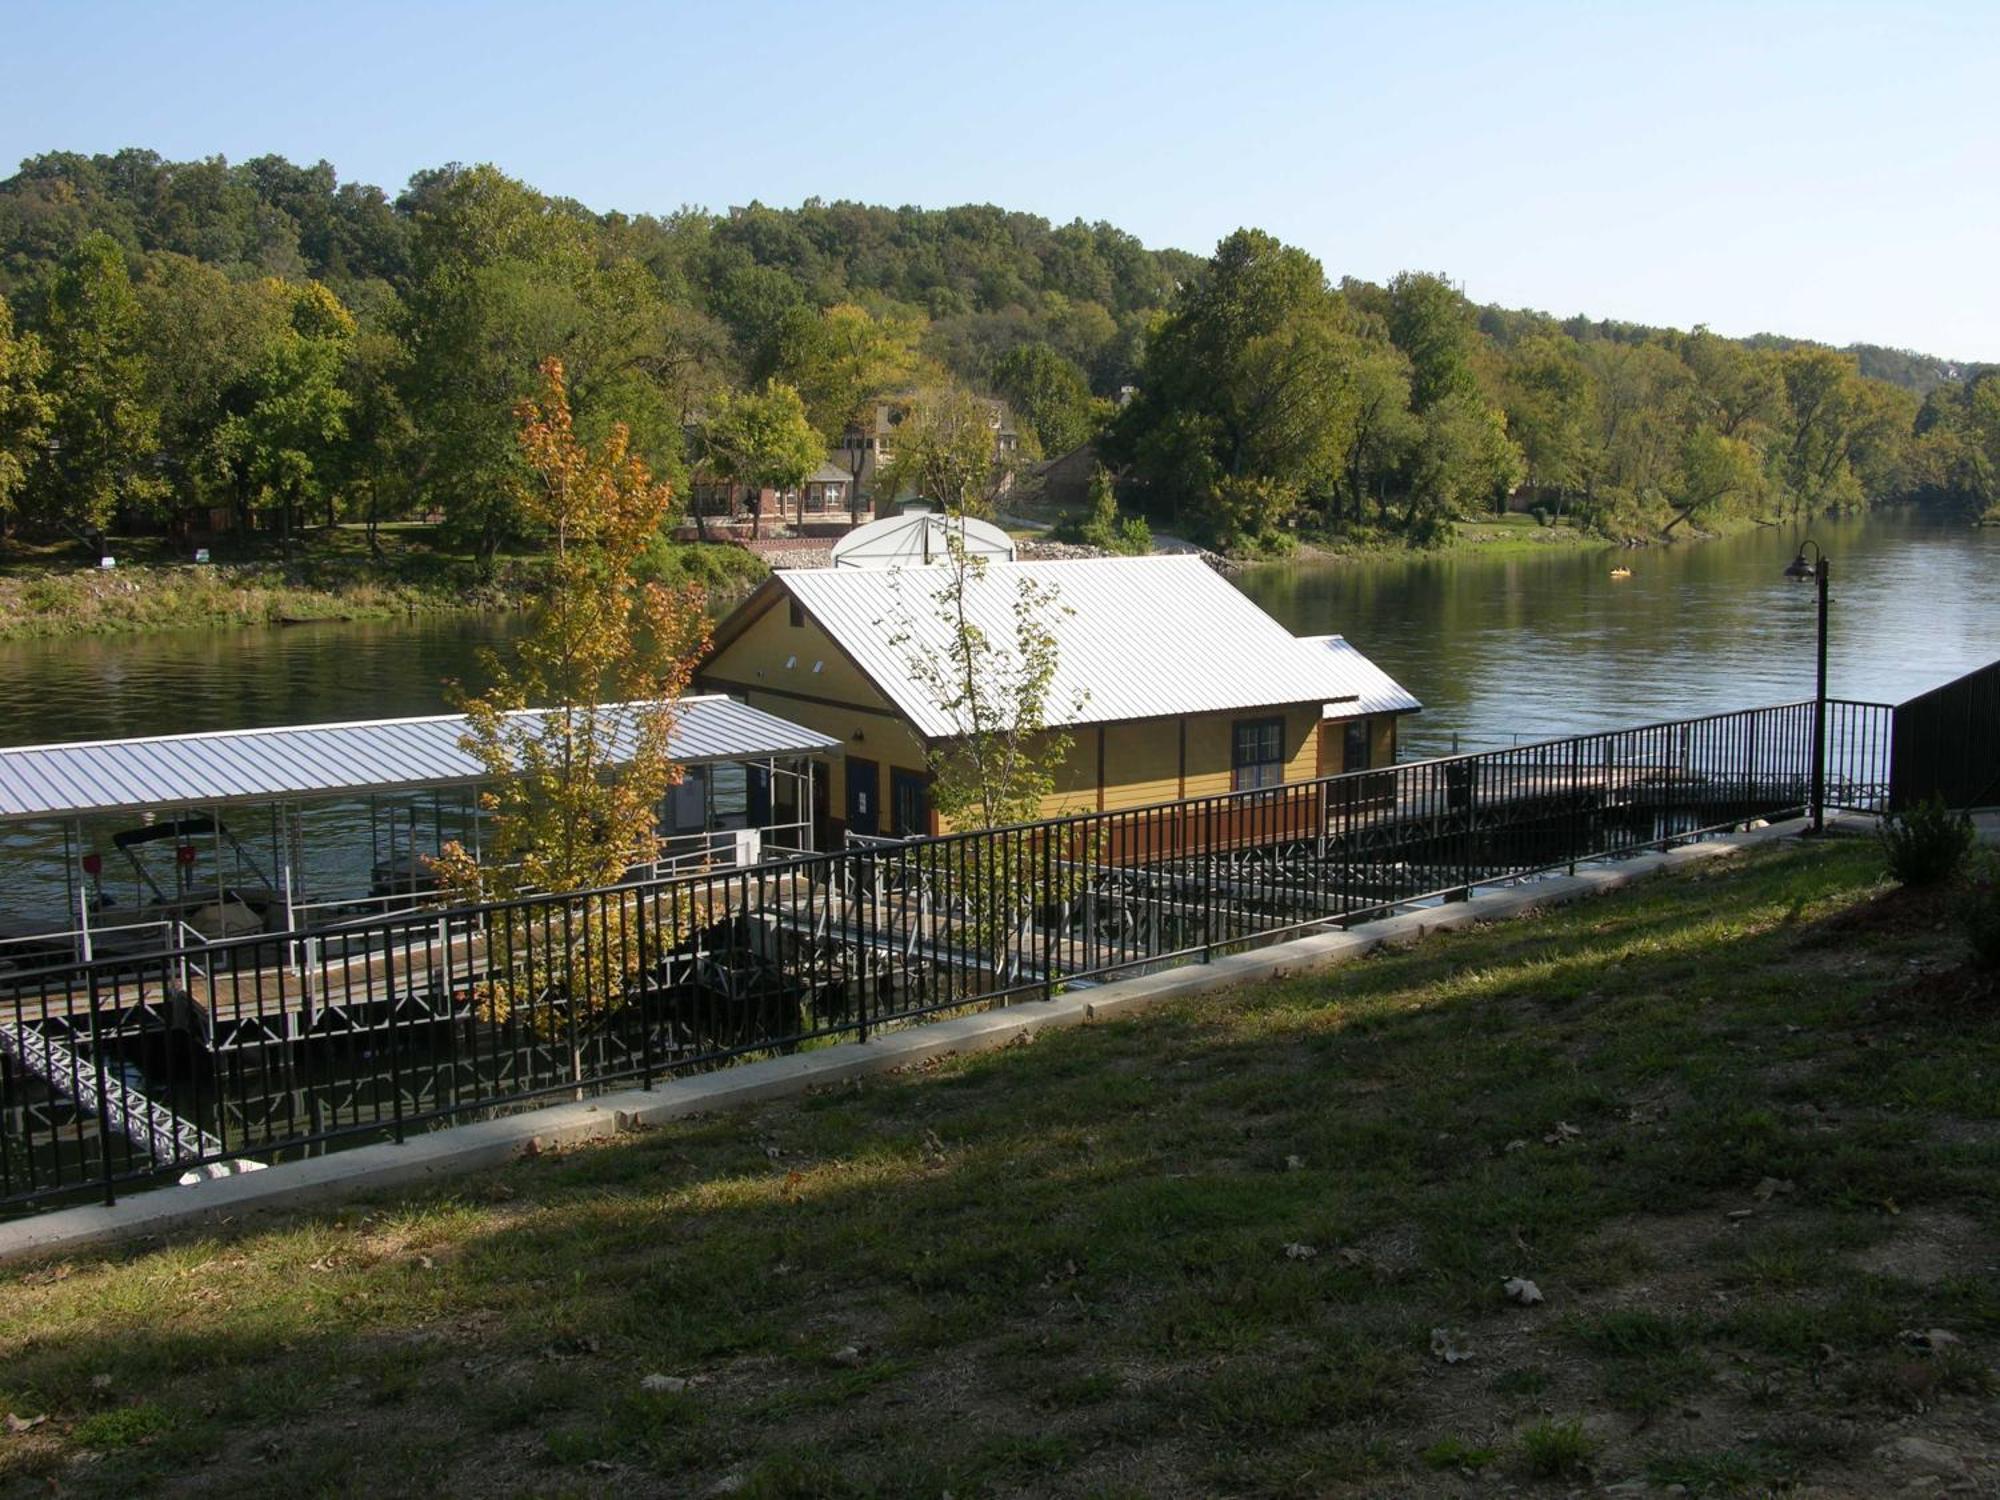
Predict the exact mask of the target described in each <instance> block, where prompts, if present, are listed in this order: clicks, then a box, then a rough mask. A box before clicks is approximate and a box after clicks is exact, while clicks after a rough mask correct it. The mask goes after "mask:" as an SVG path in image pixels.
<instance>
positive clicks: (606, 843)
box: [439, 359, 708, 1079]
mask: <svg viewBox="0 0 2000 1500" xmlns="http://www.w3.org/2000/svg"><path fill="white" fill-rule="evenodd" d="M542 381H543V388H542V393H541V395H540V396H539V397H536V398H532V399H529V400H526V401H523V402H522V403H520V405H519V406H518V407H517V408H516V418H517V420H518V422H519V433H518V441H519V443H520V448H521V456H522V459H523V461H524V465H525V470H526V472H527V473H528V474H529V475H530V476H531V477H530V478H529V479H528V480H527V481H526V482H524V483H522V484H521V485H520V486H519V489H518V490H517V492H516V494H515V496H514V500H515V502H516V503H517V504H518V505H519V506H520V510H521V514H522V515H523V517H524V518H525V519H526V520H527V521H528V522H529V523H530V524H531V525H532V526H534V527H535V529H536V530H537V531H538V532H539V533H540V534H541V535H543V536H544V537H545V538H546V540H547V544H548V546H549V549H550V557H549V564H548V583H547V588H546V591H545V592H544V594H543V596H542V598H541V600H540V602H539V603H538V605H537V606H536V609H535V613H534V620H533V624H532V625H531V627H530V629H529V631H528V634H527V635H526V636H525V637H524V638H523V639H522V640H521V641H520V642H519V643H518V645H517V646H516V647H515V648H514V650H513V652H512V661H511V662H509V661H504V660H502V659H501V658H500V657H499V656H498V655H497V654H495V653H489V654H488V655H487V656H486V657H485V659H484V666H485V669H486V672H487V675H488V676H489V677H490V679H491V686H490V687H488V688H487V690H486V691H485V692H483V693H479V694H469V693H464V692H462V691H460V692H459V694H458V699H459V705H460V707H461V708H462V709H463V710H464V712H465V714H466V717H467V720H468V729H467V733H466V736H465V739H464V741H463V742H462V743H463V744H464V746H465V749H466V751H467V752H468V753H469V754H471V755H473V756H474V757H476V758H477V759H478V761H479V762H480V764H481V765H482V766H484V767H485V770H486V781H485V784H484V787H483V789H482V791H481V793H480V804H481V807H482V808H483V809H484V811H485V814H486V830H487V832H486V844H485V848H484V850H483V851H482V854H481V856H480V857H478V858H475V857H474V856H473V855H472V854H471V853H470V852H469V851H467V850H466V849H464V848H463V847H461V846H460V845H458V844H451V845H448V846H447V847H446V849H445V851H444V858H443V859H442V860H441V861H440V862H439V874H440V879H441V884H442V885H443V887H444V888H445V889H446V890H447V891H448V892H450V893H452V894H453V895H454V896H457V897H460V898H465V899H481V898H483V899H487V900H508V899H511V898H513V897H515V896H519V895H522V894H524V893H530V892H547V893H553V894H556V895H561V894H564V893H567V892H574V891H583V890H588V889H591V888H593V887H600V886H608V885H613V884H616V883H617V882H618V881H619V880H621V879H622V878H623V877H624V875H625V873H626V871H627V870H629V869H631V868H632V867H633V866H635V865H640V864H647V863H650V862H651V861H652V860H654V859H655V858H656V857H657V852H658V831H659V813H660V805H661V800H662V799H663V798H664V797H665V795H666V793H667V790H668V789H669V788H670V787H672V786H673V785H674V784H675V783H676V782H678V781H679V779H680V770H679V768H678V767H677V766H676V765H675V764H674V762H673V758H672V753H671V735H672V731H673V725H674V721H675V713H676V707H677V704H678V701H679V699H680V696H681V694H682V693H683V692H684V691H685V689H686V687H687V685H688V682H689V679H690V677H691V676H692V673H693V670H694V664H695V662H696V661H698V660H699V659H700V656H701V653H702V651H703V650H704V649H705V648H706V644H707V634H708V627H707V624H706V620H705V617H704V614H703V604H704V599H703V596H702V594H701V592H700V590H698V589H693V588H690V589H685V590H680V591H673V590H669V589H667V588H665V587H663V586H662V585H659V584H657V583H653V584H642V583H640V582H639V581H638V580H637V578H636V577H635V576H634V571H633V569H634V564H635V563H636V562H637V561H638V559H639V557H640V555H641V554H642V553H643V552H644V551H645V549H646V547H647V545H648V543H649V542H650V541H651V540H652V538H653V537H654V536H655V535H656V534H657V533H658V531H659V528H660V524H661V522H662V521H663V520H664V519H665V517H666V514H667V509H668V506H669V504H670V502H671V499H672V497H671V495H670V493H669V491H668V489H667V487H666V486H665V485H663V484H659V483H657V482H655V481H654V479H653V477H652V475H651V473H650V472H649V471H648V470H647V468H646V465H645V464H644V462H642V461H641V460H640V459H638V458H637V457H635V456H634V455H633V454H632V453H631V452H630V451H629V449H628V448H627V446H626V442H627V440H626V434H625V432H624V429H623V428H619V427H614V428H613V429H612V430H611V433H610V434H609V436H608V437H607V438H606V439H605V441H604V442H603V443H602V444H600V445H598V446H597V447H595V448H592V447H590V446H588V445H586V444H584V443H583V442H581V441H580V440H579V439H578V437H577V435H576V432H575V426H574V421H573V419H572V416H571V412H570V404H569V394H568V390H567V388H566V386H565V383H564V378H563V369H562V364H561V362H560V361H558V360H554V359H550V360H546V361H544V363H543V365H542ZM591 917H592V920H591V921H590V922H586V923H582V924H579V925H578V926H577V927H576V928H574V929H573V930H574V931H575V932H576V934H577V938H576V942H575V943H570V942H567V941H565V940H564V939H563V938H562V937H561V936H559V935H555V934H560V933H563V932H567V931H570V930H572V929H570V928H569V927H568V925H567V924H564V925H563V926H562V927H559V928H556V929H551V928H550V926H549V924H548V923H547V922H546V921H543V922H541V923H539V924H537V925H535V926H534V928H533V930H530V926H529V925H528V924H529V923H530V922H531V920H532V919H531V918H530V917H527V916H522V915H520V914H518V913H516V914H515V915H514V916H507V915H505V914H504V913H503V915H502V917H501V919H500V920H498V921H497V922H496V923H495V924H494V926H493V927H492V929H491V930H490V932H489V936H488V945H489V960H490V969H491V973H492V975H493V978H492V979H490V980H489V982H488V992H487V996H486V998H487V1001H488V1004H489V1006H490V1008H491V1010H492V1011H493V1013H494V1014H495V1016H496V1017H498V1018H502V1019H504V1018H506V1017H507V1016H509V1015H513V1014H515V1013H516V1012H519V1013H521V1014H522V1015H523V1016H524V1017H525V1019H526V1021H527V1023H528V1024H529V1025H530V1026H533V1027H537V1028H546V1029H549V1030H550V1032H551V1034H558V1033H559V1034H562V1035H567V1036H569V1037H571V1038H573V1039H577V1038H583V1037H586V1036H587V1035H588V1034H590V1032H591V1031H592V1029H593V1028H594V1027H595V1026H596V1025H597V1024H598V1023H600V1022H601V1021H602V1020H603V1019H604V1018H605V1017H607V1016H608V1015H610V1014H611V1013H613V1012H615V1011H616V1010H617V1009H618V1008H619V1006H620V1005H621V1004H622V1003H623V999H624V996H625V993H626V989H627V982H628V980H629V978H630V974H631V972H632V969H633V966H634V965H635V964H636V961H637V959H636V955H637V947H636V944H635V942H634V941H632V933H631V930H630V924H631V923H633V922H634V921H636V920H637V917H636V914H635V912H634V911H633V910H632V908H631V907H629V906H628V905H627V904H625V903H621V902H618V901H616V900H607V901H605V902H604V904H603V905H602V907H601V908H600V909H598V910H596V911H594V912H592V914H591ZM586 934H588V936H586ZM662 940H663V941H669V939H668V938H666V937H664V936H663V938H662ZM580 1046H581V1043H580V1041H579V1042H576V1043H575V1044H574V1047H573V1052H572V1063H573V1066H574V1068H575V1070H576V1076H577V1077H578V1078H579V1079H580V1078H581V1076H582V1053H581V1050H580Z"/></svg>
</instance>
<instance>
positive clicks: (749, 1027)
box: [0, 702, 1890, 1207]
mask: <svg viewBox="0 0 2000 1500" xmlns="http://www.w3.org/2000/svg"><path fill="white" fill-rule="evenodd" d="M1889 713H1890V710H1889V709H1888V708H1886V707H1884V706H1882V705H1876V704H1861V703H1844V702H1843V703H1836V704H1833V705H1830V707H1829V715H1828V726H1829V732H1828V745H1829V767H1830V769H1829V776H1828V786H1829V801H1830V802H1832V803H1833V804H1834V805H1837V806H1846V807H1857V808H1869V809H1873V808H1878V807H1880V806H1882V805H1883V803H1884V802H1885V800H1886V797H1887V794H1888V786H1889V760H1888V750H1889V740H1890V722H1889ZM1812 721H1813V705H1812V704H1811V703H1792V704H1784V705H1779V706H1776V707H1771V708H1761V709H1754V710H1748V711H1744V712H1740V713H1728V714H1717V715H1711V716H1708V717H1704V718H1698V719H1685V720H1677V721H1673V722H1669V723H1663V724H1653V725H1648V726H1644V727H1641V728H1636V729H1627V730H1621V731H1618V732H1615V733H1605V734H1593V735H1581V736H1576V737H1572V738H1568V739H1560V740H1550V741H1546V742H1543V743H1540V744H1533V745H1523V746H1518V747H1514V748H1510V749H1505V750H1498V751H1492V752H1487V753H1483V754H1473V755H1462V756H1452V757H1446V758H1442V759H1437V760H1427V761H1417V762H1411V763H1408V764H1403V765H1397V766H1392V767H1385V768H1382V769H1380V770H1371V771H1361V772H1355V773H1352V774H1348V775H1343V776H1334V777H1329V778H1325V779H1321V780H1315V781H1308V782H1300V783H1293V784H1289V785H1282V786H1277V787H1270V788H1264V789H1260V790H1257V791H1248V792H1239V793H1230V794H1227V795H1219V796H1211V797H1200V798H1194V799H1190V800H1186V801H1180V802H1170V803H1163V804H1157V805H1153V806H1148V807H1140V808H1132V809H1121V810H1110V811H1103V812H1092V813H1085V814H1081V815H1078V816H1073V817H1064V818H1057V819H1051V820H1048V821H1045V822H1040V823H1034V824H1028V825H1023V826H1019V827H1011V828H1003V829H996V830H990V831H982V832H976V833H964V834H955V835H949V836H946V837H942V838H924V839H913V840H907V841H901V842H894V841H891V842H882V843H877V844H873V845H870V846H866V847H855V848H849V849H844V850H841V851H839V852H835V853H828V854H814V855H808V856H802V857H797V858H792V859H786V860H780V861H773V862H767V863H765V864H761V865H757V866H754V867H750V868H727V869H720V870H710V871H704V872H701V873H698V874H690V875H684V876H676V877H673V878H668V879H660V880H649V881H645V882H640V883H635V884H629V885H625V886H621V887H617V888H613V889H608V890H599V891H591V892H586V893H581V894H577V895H571V896H562V897H552V896H536V897H533V898H529V899H524V900H518V901H513V902H505V903H496V904H488V905H482V906H468V907H458V908H452V909H435V908H434V909H429V910H425V911H420V912H410V913H404V914H396V915H389V916H382V917H378V918H371V919H369V920H365V921H360V922H355V923H352V924H348V925H345V926H343V927H341V928H339V929H338V930H334V931H321V932H294V933H279V934H259V935H256V936H250V937H239V938H232V939H226V940H220V941H212V942H209V943H205V944H202V945H200V946H198V947H192V946H191V947H186V948H174V949H169V950H165V951H161V952H157V953H147V954H143V955H139V956H128V957H125V958H119V959H111V958H104V959H99V960H97V961H94V962H90V963H63V964H58V965H53V966H49V967H43V968H38V969H21V970H17V971H15V972H12V973H7V974H0V1033H4V1034H5V1035H6V1036H7V1037H9V1038H11V1039H12V1040H13V1041H14V1042H15V1043H16V1044H17V1045H14V1046H11V1047H7V1048H0V1203H4V1204H8V1205H12V1206H14V1207H27V1206H38V1205H41V1204H45V1203H48V1202H53V1201H58V1200H61V1199H63V1198H65V1197H68V1196H72V1195H76V1194H80V1193H97V1194H102V1195H104V1196H106V1197H109V1196H110V1195H111V1194H113V1193H114V1192H116V1191H117V1190H118V1189H120V1188H121V1187H123V1186H125V1185H129V1184H134V1183H140V1182H144V1181H148V1180H155V1179H158V1178H159V1177H161V1176H162V1175H163V1174H172V1173H176V1172H180V1171H184V1170H186V1169H190V1168H202V1167H206V1166H209V1165H211V1164H212V1163H214V1162H217V1161H220V1160H229V1159H235V1158H242V1157H253V1158H255V1159H257V1160H260V1161H266V1162H268V1161H273V1160H279V1159H283V1158H285V1157H288V1156H297V1155H300V1154H306V1153H311V1152H316V1151H320V1150H324V1149H329V1148H331V1147H333V1146H334V1145H336V1144H338V1143H341V1142H345V1141H354V1140H362V1139H381V1138H383V1137H385V1136H386V1137H390V1138H394V1139H397V1140H401V1139H402V1138H403V1137H404V1136H405V1135H406V1134H407V1133H408V1132H410V1131H413V1130H420V1129H426V1128H431V1127H433V1126H435V1125H437V1124H439V1123H441V1122H445V1121H450V1120H454V1119H458V1118H462V1117H464V1116H466V1115H468V1114H472V1113H474V1112H480V1111H493V1110H500V1109H507V1108H517V1107H523V1106H526V1105H529V1104H533V1103H535V1102H539V1101H545V1100H547V1099H549V1098H551V1097H555V1096H560V1095H566V1094H571V1093H574V1092H579V1091H582V1090H585V1089H588V1088H592V1087H597V1086H602V1085H609V1084H614V1083H633V1082H636V1083H639V1084H641V1085H644V1086H651V1085H652V1084H653V1083H654V1082H655V1081H657V1080H660V1079H664V1078H667V1077H669V1076H672V1075H675V1074H678V1073H683V1072H687V1071H690V1070H696V1069H703V1068H711V1067H716V1066H719V1065H722V1064H725V1063H727V1062H729V1061H731V1060H733V1059H737V1058H740V1057H743V1056H746V1055H751V1054H771V1053H776V1052H790V1051H795V1050H799V1049H803V1048H810V1047H814V1046H819V1045H823V1044H826V1043H829V1042H832V1041H834V1040H836V1039H843V1038H861V1039H864V1040H865V1039H866V1038H867V1037H868V1036H869V1035H870V1034H871V1033H872V1032H873V1031H874V1030H876V1029H877V1028H880V1027H884V1026H890V1025H897V1024H901V1023H905V1022H909V1021H912V1020H915V1019H917V1018H920V1017H924V1016H930V1015H934V1014H936V1013H938V1012H941V1011H949V1010H953V1009H957V1008H960V1007H967V1006H978V1005H990V1004H998V1003H1002V1002H1006V1001H1009V1000H1015V999H1029V998H1035V997H1047V996H1052V995H1054V994H1055V993H1056V992H1057V991H1058V990H1060V989H1062V988H1064V987H1068V986H1074V985H1079V984H1089V983H1095V982H1099V981H1101V980H1104V979H1106V978H1109V977H1111V976H1114V975H1119V974H1125V973H1132V972H1136V971H1142V970H1145V969H1149V968H1155V967H1160V966H1164V965H1168V964H1175V963H1182V962H1188V961H1194V960H1199V959H1204V958H1208V957H1212V956H1213V955H1215V954H1217V953H1221V952H1226V951H1231V950H1235V949H1240V948H1244V947H1247V946H1251V945H1255V944H1260V943H1267V942H1272V941H1276V940H1279V939H1282V938H1284V937H1288V936H1291V935H1293V934H1297V933H1301V932H1307V931H1312V930H1315V929H1324V928H1326V927H1328V926H1330V925H1338V924H1343V923H1349V922H1353V921H1356V920H1361V919H1364V918H1366V917H1368V916H1370V915H1373V914H1376V913H1380V912H1382V911H1385V910H1388V909H1391V908H1394V907H1397V906H1402V905H1406V904H1409V903H1412V902H1423V901H1436V900H1448V899H1452V898H1453V897H1457V896H1462V895H1464V894H1465V893H1467V892H1469V891H1470V890H1471V888H1473V887H1475V886H1478V885H1482V884H1487V883H1491V882H1497V881H1511V880H1520V879H1524V878H1530V877H1533V876H1536V875H1537V874H1539V873H1542V872H1546V871H1551V870H1557V869H1562V868H1567V867H1570V866H1573V865H1574V864H1575V863H1576V862H1577V861H1580V860H1585V859H1590V858H1596V857H1603V856H1616V855H1620V854H1624V853H1627V852H1633V851H1637V850H1641V849H1646V848H1653V847H1658V846H1662V845H1665V844H1670V843H1673V842H1676V841H1679V840H1683V839H1688V838H1692V837H1695V836H1698V835H1700V834H1703V833H1707V832H1712V831H1715V830H1718V829H1723V828H1728V827H1731V826H1735V825H1740V824H1743V823H1745V822H1748V821H1750V820H1753V819H1756V818H1775V817H1780V816H1784V815H1787V814H1791V813H1795V812H1797V811H1799V810H1800V809H1801V808H1803V806H1804V805H1805V802H1806V800H1807V798H1808V796H1809V788H1810V785H1811V779H1812V767H1811V745H1812ZM38 1039H43V1040H46V1041H48V1042H51V1043H58V1044H60V1045H59V1046H41V1045H39V1040H38ZM52 1059H54V1060H55V1061H51V1060H52ZM142 1109H143V1111H144V1121H143V1128H142V1127H141V1125H138V1124H135V1123H134V1122H135V1120H136V1119H137V1112H139V1111H141V1110H142ZM183 1127H184V1128H183Z"/></svg>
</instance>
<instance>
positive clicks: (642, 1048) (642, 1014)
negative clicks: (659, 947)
mask: <svg viewBox="0 0 2000 1500" xmlns="http://www.w3.org/2000/svg"><path fill="white" fill-rule="evenodd" d="M649 889H650V893H651V895H652V897H653V909H654V910H655V911H657V910H658V909H659V903H660V888H659V885H658V884H657V883H655V884H654V885H652V886H651V887H650V888H648V887H645V886H642V887H640V888H639V889H638V890H636V891H634V892H633V893H632V926H633V927H634V929H636V940H637V942H638V944H639V1087H641V1088H642V1089H644V1090H646V1092H647V1093H651V1092H652V1090H653V1020H652V1017H651V1016H649V1015H648V1014H647V1012H646V1001H647V999H648V997H649V996H650V995H651V994H652V993H653V971H652V967H651V966H650V965H649V964H648V963H647V962H646V896H647V894H648V890H649Z"/></svg>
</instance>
